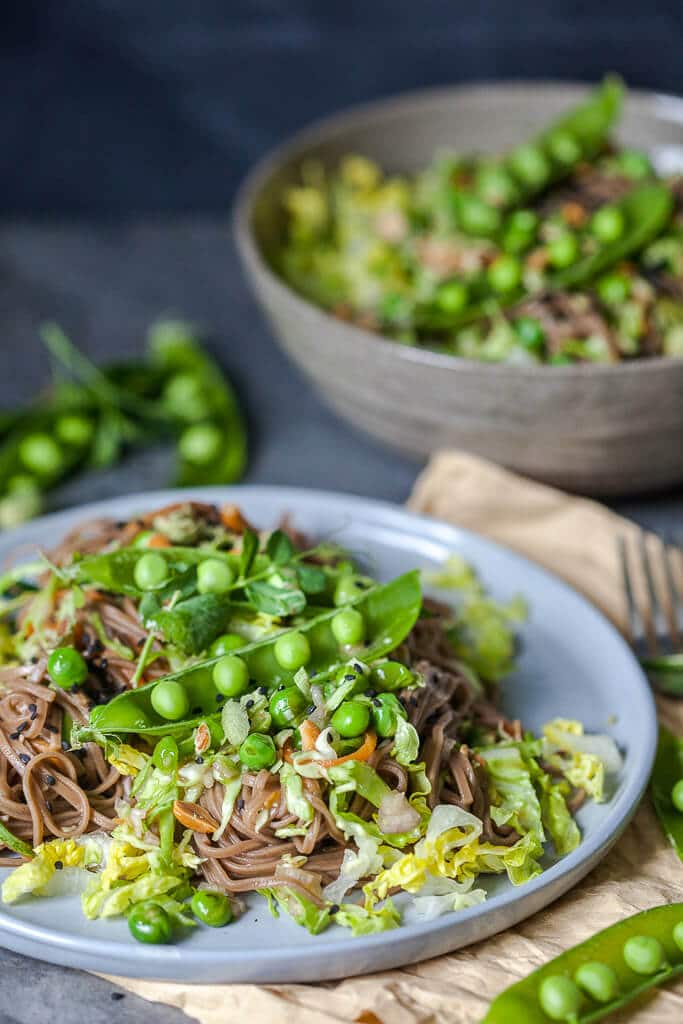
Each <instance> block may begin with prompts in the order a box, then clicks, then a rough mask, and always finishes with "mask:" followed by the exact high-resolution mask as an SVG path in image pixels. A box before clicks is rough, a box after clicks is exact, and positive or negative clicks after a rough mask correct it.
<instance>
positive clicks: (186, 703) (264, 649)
mask: <svg viewBox="0 0 683 1024" xmlns="http://www.w3.org/2000/svg"><path fill="white" fill-rule="evenodd" d="M420 608H421V588H420V582H419V574H418V573H417V572H409V573H406V574H405V575H404V576H400V577H398V578H397V579H395V580H393V581H392V582H391V583H387V584H384V585H376V586H374V587H371V588H370V589H369V590H365V591H361V592H359V595H358V597H357V598H356V600H355V602H354V604H353V605H350V606H348V608H346V609H341V610H339V609H336V608H334V609H327V610H325V611H323V612H321V613H320V614H319V615H317V616H315V617H313V618H311V619H309V620H307V621H305V622H303V623H302V624H300V625H299V626H298V627H297V628H295V629H290V630H286V631H283V632H281V633H279V634H277V635H275V636H271V637H268V638H266V639H264V640H261V641H258V642H256V643H251V644H246V645H245V646H243V647H242V648H235V649H233V650H232V651H230V652H229V653H228V654H224V655H221V656H215V657H212V658H209V659H207V660H205V661H202V662H200V663H199V664H195V665H191V666H189V667H187V668H185V669H182V670H180V671H179V672H175V673H172V674H169V675H167V676H164V677H163V678H161V679H159V680H156V681H153V682H151V683H148V684H146V685H145V686H141V687H139V688H138V689H136V690H129V691H127V692H125V693H121V694H119V695H118V696H117V697H115V698H114V699H113V700H111V701H110V702H109V703H108V704H106V705H101V706H99V707H96V708H94V709H93V711H92V712H91V715H90V719H89V722H88V725H87V726H86V727H82V728H81V729H80V730H78V733H77V739H78V740H79V741H83V740H84V739H86V738H87V736H88V735H92V734H104V735H111V734H125V733H137V734H141V735H149V736H154V735H160V734H164V735H183V734H184V733H187V732H188V731H191V730H192V729H193V728H194V727H195V726H196V725H197V724H198V723H199V722H201V721H202V720H203V718H205V717H206V716H207V715H209V716H210V715H212V714H213V715H215V714H216V713H217V710H218V709H219V708H220V704H221V702H222V700H223V699H224V698H225V697H226V696H231V697H232V696H238V695H239V694H240V693H242V692H244V691H245V687H246V686H247V685H250V686H253V687H258V686H265V687H266V688H267V690H269V691H274V690H276V688H277V687H279V686H281V685H284V687H285V690H286V689H287V687H291V686H292V685H293V684H294V677H295V675H296V673H297V671H298V670H299V669H301V668H305V669H306V671H307V672H308V673H309V674H311V675H314V674H315V673H318V677H317V680H316V681H319V682H322V681H323V680H324V679H325V678H327V677H328V676H329V675H330V673H332V672H335V671H337V669H338V666H339V665H340V664H341V663H343V662H344V661H347V660H348V659H349V657H353V658H356V659H358V660H359V661H360V662H369V661H373V660H376V659H379V658H381V657H383V656H384V655H386V654H388V653H389V652H390V651H392V650H393V649H394V648H395V647H397V646H398V644H400V643H401V641H402V640H403V639H404V638H405V636H406V635H407V634H408V633H409V631H410V630H411V629H412V627H413V625H414V623H415V621H416V619H417V617H418V615H419V613H420ZM348 610H354V611H355V612H357V613H358V614H359V615H360V616H361V617H362V634H361V633H359V632H358V631H357V620H356V619H355V618H354V620H353V623H354V630H355V631H354V633H353V636H354V637H356V638H357V637H359V636H362V638H363V639H362V642H359V643H357V644H348V643H346V642H344V641H345V640H346V639H347V638H348V636H349V635H350V634H349V633H347V632H346V629H347V627H348V623H347V622H345V623H344V630H340V628H339V626H338V622H339V619H338V618H337V617H338V616H342V615H344V613H345V612H346V611H348ZM340 636H341V640H340ZM389 664H392V663H389ZM401 667H402V666H401ZM389 675H391V673H389ZM390 688H391V686H390V685H389V686H387V689H390Z"/></svg>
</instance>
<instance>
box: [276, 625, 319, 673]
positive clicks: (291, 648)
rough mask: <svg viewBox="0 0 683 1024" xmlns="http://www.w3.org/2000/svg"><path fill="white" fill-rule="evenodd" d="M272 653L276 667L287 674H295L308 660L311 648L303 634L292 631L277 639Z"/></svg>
mask: <svg viewBox="0 0 683 1024" xmlns="http://www.w3.org/2000/svg"><path fill="white" fill-rule="evenodd" d="M273 653H274V655H275V660H276V661H277V663H278V665H280V666H281V667H282V668H285V669H287V670H288V671H289V672H296V671H297V670H298V669H300V668H303V666H304V665H305V664H306V662H307V661H308V659H309V658H310V656H311V647H310V644H309V643H308V640H307V639H306V637H305V636H304V634H303V633H299V631H298V630H293V631H292V632H291V633H283V634H282V636H280V637H278V638H277V640H276V641H275V646H274V647H273Z"/></svg>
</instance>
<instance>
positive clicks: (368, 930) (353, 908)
mask: <svg viewBox="0 0 683 1024" xmlns="http://www.w3.org/2000/svg"><path fill="white" fill-rule="evenodd" d="M334 920H335V922H336V924H340V925H341V926H342V927H343V928H350V929H351V934H352V935H353V936H354V938H355V937H356V936H358V935H374V934H375V933H376V932H388V931H391V929H392V928H397V927H398V925H399V924H400V923H401V915H400V914H399V912H398V910H396V908H395V907H394V905H393V903H392V902H391V900H386V901H385V903H384V905H383V906H382V907H379V908H373V909H372V910H366V909H365V907H361V906H359V905H358V904H357V903H343V904H342V905H341V907H340V908H339V910H338V911H337V913H336V914H335V915H334Z"/></svg>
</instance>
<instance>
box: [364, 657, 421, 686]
mask: <svg viewBox="0 0 683 1024" xmlns="http://www.w3.org/2000/svg"><path fill="white" fill-rule="evenodd" d="M370 679H371V680H372V685H373V687H374V689H375V690H383V691H384V692H385V693H386V692H388V691H391V690H403V689H404V688H405V687H406V686H410V684H411V683H412V682H413V679H414V677H413V673H412V672H411V671H410V669H409V668H407V667H406V666H405V665H402V664H401V662H400V661H385V662H382V664H381V665H375V667H374V668H373V670H372V672H371V673H370Z"/></svg>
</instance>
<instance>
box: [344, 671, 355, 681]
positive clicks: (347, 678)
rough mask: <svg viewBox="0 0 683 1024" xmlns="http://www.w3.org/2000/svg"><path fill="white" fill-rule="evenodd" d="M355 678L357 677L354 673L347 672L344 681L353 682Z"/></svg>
mask: <svg viewBox="0 0 683 1024" xmlns="http://www.w3.org/2000/svg"><path fill="white" fill-rule="evenodd" d="M355 678H356V677H355V676H354V675H352V674H351V673H350V672H347V673H346V675H345V676H344V682H345V683H352V682H353V681H354V679H355Z"/></svg>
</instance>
